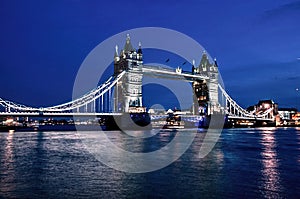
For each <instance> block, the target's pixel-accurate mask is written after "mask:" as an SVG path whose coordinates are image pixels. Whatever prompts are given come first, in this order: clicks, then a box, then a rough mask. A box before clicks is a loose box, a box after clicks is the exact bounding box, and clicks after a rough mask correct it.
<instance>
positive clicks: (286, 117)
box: [278, 108, 297, 125]
mask: <svg viewBox="0 0 300 199" xmlns="http://www.w3.org/2000/svg"><path fill="white" fill-rule="evenodd" d="M278 113H279V116H280V120H281V125H293V124H294V123H295V122H294V120H293V115H295V114H296V113H297V109H296V108H279V109H278Z"/></svg>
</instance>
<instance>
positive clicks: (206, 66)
mask: <svg viewBox="0 0 300 199" xmlns="http://www.w3.org/2000/svg"><path fill="white" fill-rule="evenodd" d="M192 73H193V74H195V75H196V74H202V75H205V76H208V77H209V79H208V80H196V81H194V82H193V89H194V95H195V96H194V98H195V99H196V101H197V103H195V104H194V108H193V110H194V111H193V112H194V114H200V115H211V114H214V113H216V112H219V111H220V108H219V107H220V106H219V100H218V75H219V70H218V65H217V61H216V60H215V61H214V63H210V62H209V59H208V56H207V54H206V52H203V54H202V58H201V61H200V64H199V66H198V67H195V63H194V62H193V66H192Z"/></svg>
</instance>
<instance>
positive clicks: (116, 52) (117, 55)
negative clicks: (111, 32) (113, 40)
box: [115, 45, 119, 57]
mask: <svg viewBox="0 0 300 199" xmlns="http://www.w3.org/2000/svg"><path fill="white" fill-rule="evenodd" d="M118 48H119V47H118V45H116V47H115V49H116V51H115V57H119V50H118Z"/></svg>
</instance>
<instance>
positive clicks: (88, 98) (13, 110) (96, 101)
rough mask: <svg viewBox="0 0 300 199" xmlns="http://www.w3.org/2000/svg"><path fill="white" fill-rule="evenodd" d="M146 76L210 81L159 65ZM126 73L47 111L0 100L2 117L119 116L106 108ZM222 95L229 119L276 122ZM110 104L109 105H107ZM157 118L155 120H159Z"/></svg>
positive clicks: (148, 69)
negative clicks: (2, 109) (3, 109)
mask: <svg viewBox="0 0 300 199" xmlns="http://www.w3.org/2000/svg"><path fill="white" fill-rule="evenodd" d="M143 73H144V74H147V75H150V76H154V77H159V78H169V79H179V80H183V81H192V79H201V80H204V79H209V78H208V77H207V76H205V75H201V74H200V75H199V74H197V75H193V74H191V73H186V72H182V71H178V69H176V70H174V69H167V68H163V67H158V66H148V65H144V66H143ZM125 74H126V71H123V72H122V73H120V74H119V75H118V76H117V77H110V78H109V79H108V80H107V81H106V82H105V83H103V84H101V85H100V86H98V87H96V88H95V89H92V90H91V91H89V92H88V93H86V94H85V95H83V96H81V97H79V98H77V99H75V100H72V101H70V102H67V103H63V104H60V105H56V106H51V107H44V108H34V107H29V106H25V105H22V104H17V103H14V102H11V101H8V100H3V99H1V98H0V106H2V107H3V108H5V111H4V112H0V116H41V115H43V116H101V115H121V113H116V111H115V110H112V109H110V108H105V106H108V107H110V106H111V103H112V99H113V97H112V93H113V92H112V91H113V89H114V86H115V85H116V84H117V83H118V81H120V80H121V78H122V77H123V76H124V75H125ZM218 87H219V92H220V93H221V96H222V97H223V99H225V100H226V101H225V102H226V103H225V105H224V106H225V107H222V109H223V110H224V112H225V114H227V115H228V118H229V119H247V120H265V121H274V115H273V114H272V112H273V108H269V109H267V110H266V111H264V112H260V113H259V114H255V113H254V112H248V111H246V110H245V109H243V108H242V107H241V106H239V105H238V104H237V103H236V102H235V101H234V100H233V99H232V98H231V97H230V96H229V95H228V94H227V93H226V91H225V90H224V88H223V87H222V86H221V85H218ZM105 103H106V104H105ZM157 117H161V116H154V115H153V117H152V119H157ZM185 117H191V118H193V120H197V119H200V118H201V117H197V116H196V115H190V116H185Z"/></svg>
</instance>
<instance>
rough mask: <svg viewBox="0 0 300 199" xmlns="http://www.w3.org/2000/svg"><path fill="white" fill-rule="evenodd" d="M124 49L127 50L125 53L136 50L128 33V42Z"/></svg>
mask: <svg viewBox="0 0 300 199" xmlns="http://www.w3.org/2000/svg"><path fill="white" fill-rule="evenodd" d="M124 51H125V53H127V52H132V51H135V50H134V48H133V47H132V45H131V42H130V36H129V34H127V37H126V43H125V46H124Z"/></svg>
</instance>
